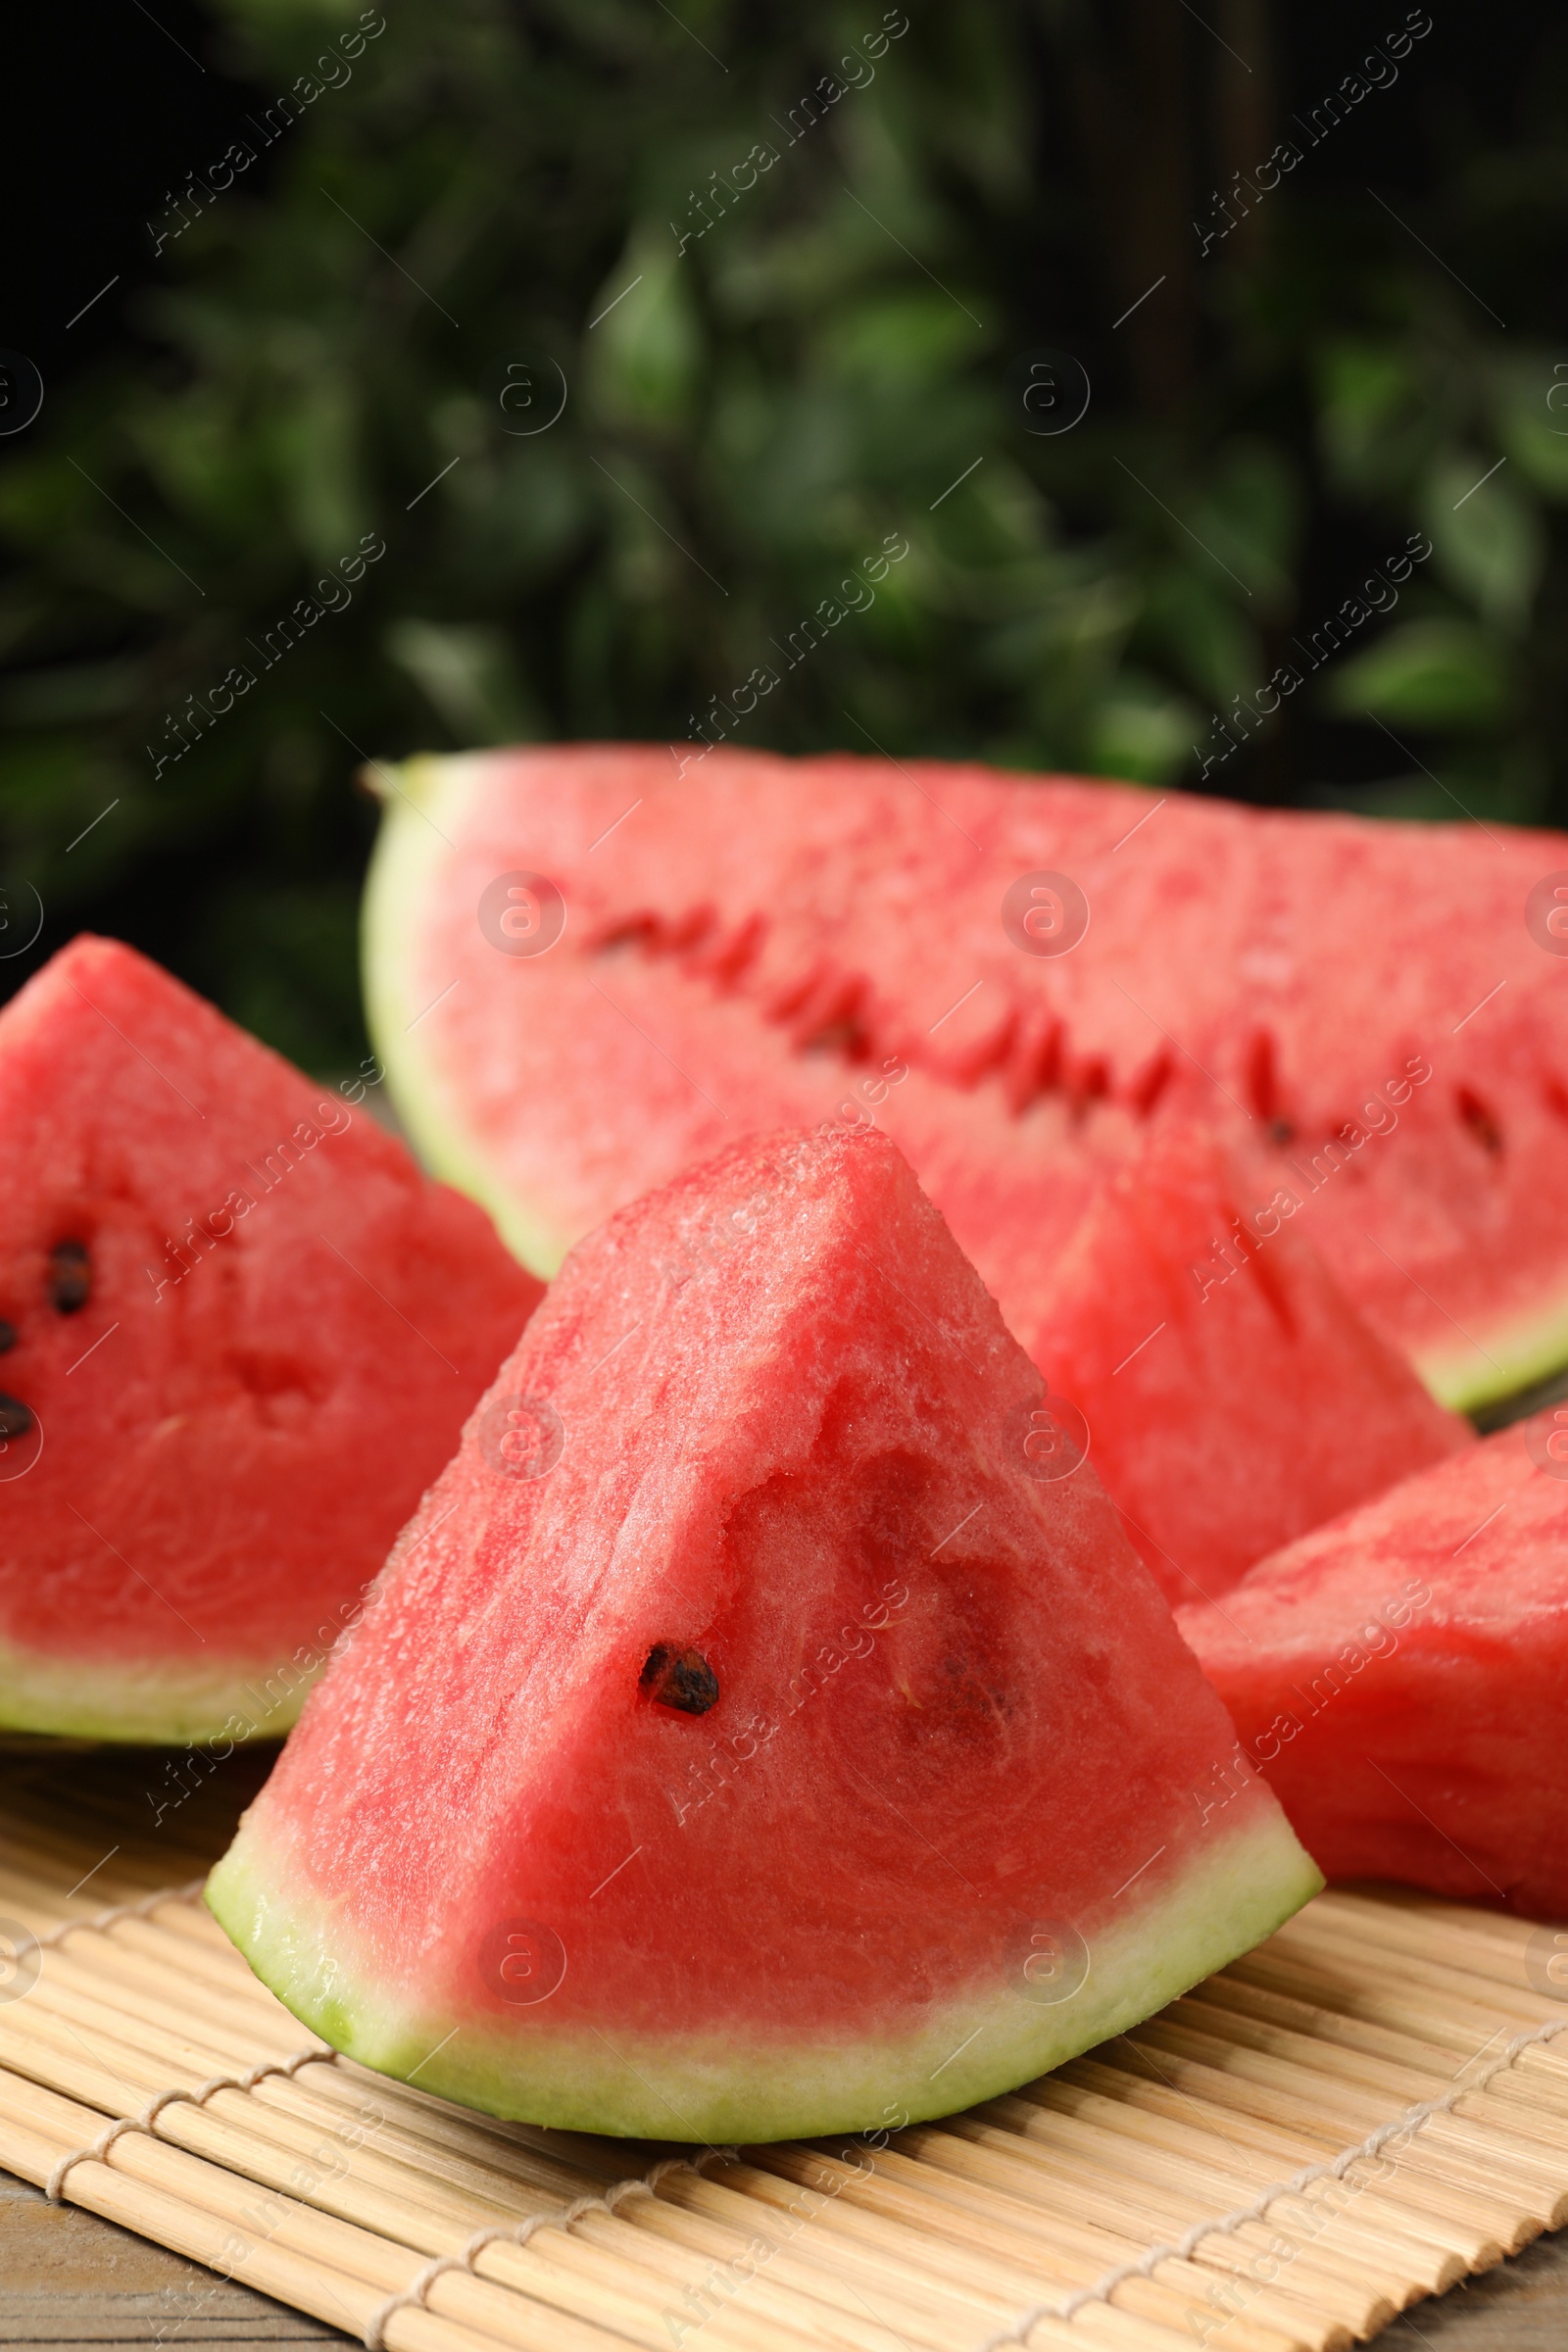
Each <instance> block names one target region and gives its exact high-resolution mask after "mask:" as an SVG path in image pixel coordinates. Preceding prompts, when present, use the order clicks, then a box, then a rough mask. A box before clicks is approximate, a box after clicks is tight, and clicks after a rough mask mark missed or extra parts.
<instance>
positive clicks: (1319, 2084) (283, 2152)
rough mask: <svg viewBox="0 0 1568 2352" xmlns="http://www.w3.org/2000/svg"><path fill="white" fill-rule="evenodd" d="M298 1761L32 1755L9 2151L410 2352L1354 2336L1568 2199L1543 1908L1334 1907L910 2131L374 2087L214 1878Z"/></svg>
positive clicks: (10, 1876)
mask: <svg viewBox="0 0 1568 2352" xmlns="http://www.w3.org/2000/svg"><path fill="white" fill-rule="evenodd" d="M264 1764H265V1759H263V1760H261V1761H257V1760H252V1759H248V1758H241V1757H235V1758H234V1759H232V1761H231V1764H230V1766H229V1767H228V1768H226V1769H224V1770H221V1771H215V1770H214V1769H213V1767H212V1766H211V1765H203V1764H201V1763H200V1762H199V1761H197V1762H195V1763H193V1762H192V1760H191V1759H189V1758H184V1759H179V1758H176V1759H163V1758H158V1759H153V1760H151V1761H148V1762H144V1763H142V1764H140V1765H134V1764H132V1765H127V1764H126V1763H125V1762H124V1760H123V1759H119V1760H115V1761H107V1760H105V1759H103V1758H101V1757H91V1756H81V1757H73V1756H69V1755H68V1756H60V1755H54V1756H42V1755H29V1756H26V1757H25V1758H21V1759H18V1758H7V1759H0V2165H3V2166H5V2167H6V2168H8V2169H9V2170H10V2171H12V2172H14V2173H16V2174H19V2175H20V2176H21V2177H22V2178H23V2179H24V2180H30V2181H33V2182H35V2183H37V2184H38V2185H39V2186H41V2187H44V2188H46V2189H47V2191H48V2193H49V2194H50V2195H52V2196H59V2197H63V2198H65V2199H66V2200H68V2201H69V2202H71V2203H73V2204H76V2205H81V2206H84V2207H85V2208H87V2209H88V2210H89V2211H91V2212H94V2213H98V2214H101V2215H103V2216H104V2217H105V2218H106V2219H108V2220H110V2221H114V2222H117V2223H120V2224H121V2225H122V2226H123V2227H124V2228H126V2229H133V2230H136V2231H138V2232H140V2234H142V2235H143V2236H145V2237H150V2238H153V2239H156V2240H157V2241H158V2242H160V2243H161V2244H163V2245H166V2246H169V2247H172V2248H173V2249H174V2250H175V2251H177V2252H178V2253H181V2254H183V2255H185V2256H187V2257H188V2258H190V2259H192V2260H195V2261H197V2262H201V2263H204V2264H206V2265H207V2266H208V2267H209V2268H210V2269H212V2270H215V2271H217V2272H219V2273H220V2274H221V2275H222V2276H224V2277H226V2278H235V2279H238V2280H240V2281H242V2282H243V2283H244V2284H246V2285H248V2286H251V2287H254V2288H257V2289H259V2290H260V2291H262V2292H264V2293H266V2294H270V2295H272V2296H274V2297H276V2298H277V2299H278V2300H279V2301H281V2302H284V2303H288V2304H292V2305H294V2306H296V2307H297V2308H298V2309H299V2310H301V2311H305V2312H309V2313H311V2314H312V2315H313V2316H314V2317H316V2318H317V2319H319V2320H322V2321H325V2322H327V2323H329V2324H330V2325H333V2326H335V2327H341V2328H343V2329H345V2330H346V2331H347V2332H348V2333H349V2334H351V2335H354V2336H357V2337H360V2338H361V2339H362V2340H363V2341H364V2342H365V2343H366V2344H367V2345H368V2346H369V2347H371V2352H496V2347H498V2346H504V2347H513V2348H520V2352H617V2348H618V2352H623V2348H624V2347H625V2346H627V2345H636V2346H640V2347H643V2348H644V2352H669V2348H671V2347H673V2352H682V2347H689V2346H692V2345H694V2344H696V2343H698V2342H699V2341H701V2343H702V2345H703V2352H808V2347H813V2348H815V2352H821V2347H824V2346H826V2347H828V2348H829V2352H1011V2347H1013V2346H1018V2345H1021V2346H1026V2347H1028V2348H1029V2352H1044V2348H1045V2347H1047V2346H1061V2347H1071V2348H1074V2352H1097V2347H1103V2352H1175V2347H1177V2346H1178V2345H1180V2346H1186V2347H1191V2346H1192V2345H1193V2344H1195V2343H1198V2344H1206V2343H1209V2342H1216V2343H1218V2344H1219V2345H1221V2346H1222V2347H1223V2348H1224V2352H1339V2348H1340V2347H1342V2346H1348V2344H1349V2343H1351V2342H1352V2341H1355V2340H1365V2339H1366V2338H1368V2337H1370V2336H1372V2335H1375V2334H1376V2333H1377V2332H1378V2331H1379V2329H1380V2328H1382V2327H1386V2326H1387V2325H1388V2324H1389V2323H1390V2322H1391V2321H1392V2320H1393V2319H1394V2317H1395V2316H1396V2315H1397V2313H1398V2312H1400V2311H1402V2310H1404V2309H1405V2308H1406V2307H1407V2306H1409V2305H1410V2304H1411V2303H1413V2302H1415V2301H1417V2300H1418V2299H1419V2298H1420V2297H1422V2296H1424V2295H1432V2294H1440V2293H1442V2292H1444V2291H1445V2290H1446V2288H1448V2287H1450V2286H1452V2285H1453V2284H1454V2283H1455V2282H1456V2281H1457V2280H1459V2279H1460V2278H1465V2277H1467V2276H1469V2275H1471V2274H1473V2273H1475V2272H1478V2271H1483V2270H1486V2269H1488V2268H1489V2267H1490V2266H1492V2265H1493V2264H1495V2263H1497V2262H1499V2261H1501V2260H1502V2258H1503V2257H1504V2255H1506V2254H1511V2253H1517V2252H1518V2251H1519V2249H1520V2248H1521V2247H1522V2246H1524V2245H1525V2244H1527V2243H1528V2242H1529V2240H1530V2239H1531V2238H1532V2237H1534V2236H1536V2235H1537V2234H1538V2233H1539V2232H1540V2231H1542V2230H1544V2229H1557V2228H1559V2227H1561V2226H1563V2225H1564V2224H1565V2223H1568V2042H1563V2043H1561V2044H1558V2042H1557V2040H1556V2036H1557V2034H1559V2032H1561V2031H1562V2030H1563V2029H1565V2028H1568V2002H1565V2001H1560V2000H1558V1999H1556V1998H1554V1997H1553V1989H1554V1985H1553V1979H1552V1978H1551V1977H1548V1976H1547V1974H1546V1971H1545V1965H1544V1963H1545V1960H1546V1959H1547V1958H1549V1957H1550V1955H1551V1952H1552V1950H1553V1949H1554V1946H1553V1944H1552V1940H1551V1936H1550V1932H1549V1931H1547V1930H1544V1929H1537V1928H1532V1926H1531V1925H1530V1924H1529V1923H1528V1922H1524V1921H1520V1920H1516V1919H1505V1918H1502V1917H1500V1916H1496V1915H1493V1914H1489V1913H1485V1912H1480V1911H1473V1910H1471V1909H1469V1908H1467V1907H1465V1906H1461V1905H1457V1904H1448V1903H1443V1902H1438V1901H1434V1900H1429V1899H1427V1898H1424V1897H1419V1896H1414V1895H1410V1894H1406V1893H1400V1892H1397V1891H1394V1890H1388V1889H1384V1890H1376V1889H1359V1890H1358V1889H1349V1888H1344V1889H1335V1890H1331V1891H1330V1892H1329V1893H1327V1894H1324V1895H1321V1896H1319V1897H1318V1899H1317V1901H1316V1902H1314V1903H1312V1904H1311V1905H1309V1907H1308V1908H1307V1910H1306V1911H1305V1912H1303V1913H1302V1914H1301V1915H1300V1917H1299V1919H1296V1920H1293V1921H1292V1922H1291V1923H1290V1924H1289V1926H1287V1927H1285V1928H1283V1929H1282V1930H1281V1931H1280V1932H1279V1934H1278V1935H1276V1936H1272V1937H1271V1938H1270V1939H1269V1941H1268V1942H1267V1943H1265V1944H1264V1945H1262V1946H1261V1947H1260V1948H1259V1949H1258V1950H1257V1951H1255V1952H1252V1953H1250V1954H1249V1955H1248V1956H1247V1957H1246V1958H1245V1959H1243V1960H1239V1961H1238V1962H1236V1963H1235V1965H1234V1966H1233V1967H1231V1968H1229V1969H1227V1970H1225V1971H1224V1972H1223V1973H1222V1974H1221V1975H1219V1976H1217V1977H1214V1978H1211V1979H1210V1980H1209V1981H1208V1983H1206V1984H1204V1985H1200V1986H1198V1987H1197V1988H1196V1989H1195V1990H1194V1991H1193V1992H1191V1993H1190V1994H1188V1995H1187V1996H1186V1997H1185V1998H1183V1999H1181V2000H1178V2001H1174V2002H1172V2003H1171V2005H1170V2007H1169V2008H1167V2009H1165V2010H1163V2011H1162V2012H1161V2013H1160V2014H1159V2015H1158V2016H1157V2017H1155V2018H1152V2019H1150V2020H1149V2021H1148V2023H1147V2024H1145V2025H1143V2026H1141V2027H1139V2028H1138V2029H1137V2030H1136V2031H1135V2032H1134V2033H1132V2034H1126V2035H1123V2036H1121V2037H1119V2038H1118V2039H1116V2040H1115V2041H1112V2042H1108V2043H1105V2044H1104V2045H1103V2046H1102V2047H1101V2048H1099V2049H1097V2050H1095V2051H1092V2052H1091V2053H1089V2054H1088V2055H1087V2056H1086V2057H1084V2058H1081V2059H1078V2060H1076V2061H1074V2062H1073V2063H1072V2064H1071V2065H1069V2066H1066V2067H1063V2068H1062V2069H1061V2070H1060V2071H1059V2072H1058V2073H1056V2074H1054V2075H1052V2076H1048V2077H1045V2078H1043V2079H1042V2080H1041V2081H1040V2082H1033V2083H1030V2084H1028V2085H1027V2086H1026V2087H1025V2088H1023V2089H1022V2090H1020V2091H1017V2092H1015V2093H1014V2094H1013V2095H1011V2096H1010V2097H1006V2098H999V2099H994V2100H992V2101H990V2102H989V2103H988V2104H987V2105H985V2106H983V2107H979V2108H976V2109H974V2110H972V2111H971V2112H970V2113H968V2114H965V2115H960V2116H954V2117H949V2118H947V2119H946V2120H944V2121H943V2122H941V2123H937V2124H923V2125H917V2126H913V2127H910V2128H908V2129H907V2130H905V2131H900V2132H898V2133H896V2134H894V2136H893V2137H892V2138H891V2139H889V2140H888V2141H887V2142H886V2144H885V2145H883V2144H877V2143H879V2142H880V2140H881V2137H882V2135H881V2134H877V2135H876V2139H875V2141H868V2140H866V2139H864V2138H860V2139H856V2138H849V2139H845V2138H842V2137H837V2138H834V2139H831V2140H822V2141H819V2142H815V2143H811V2144H795V2143H790V2144H786V2145H781V2146H773V2147H760V2148H749V2149H740V2150H737V2149H728V2148H724V2149H674V2148H668V2147H659V2146H653V2145H643V2144H640V2143H631V2142H622V2141H605V2140H597V2139H594V2138H591V2137H589V2136H587V2135H583V2134H577V2133H572V2132H564V2131H543V2130H536V2129H534V2128H532V2127H530V2126H527V2125H520V2124H499V2123H494V2122H491V2121H489V2120H487V2119H486V2118H483V2117H480V2116H476V2115H473V2114H470V2113H469V2112H468V2111H467V2110H466V2109H463V2108H458V2107H453V2106H450V2105H448V2104H447V2103H446V2102H444V2101H442V2100H439V2099H436V2098H434V2097H431V2096H429V2095H427V2094H425V2093H423V2092H421V2091H420V2090H419V2089H418V2088H417V2086H416V2085H414V2084H401V2083H394V2082H388V2081H386V2080H385V2079H384V2078H382V2077H380V2076H377V2075H373V2074H370V2073H368V2071H366V2070H365V2069H363V2068H360V2067H357V2066H355V2065H353V2064H351V2063H349V2062H347V2061H345V2060H342V2059H340V2058H338V2057H337V2056H336V2055H335V2054H334V2053H333V2052H331V2051H330V2050H328V2049H327V2048H326V2046H325V2045H324V2044H323V2043H321V2042H319V2041H317V2040H316V2039H314V2037H312V2036H311V2035H309V2034H306V2033H305V2032H304V2030H303V2029H302V2028H301V2027H300V2026H299V2025H298V2024H297V2022H296V2021H295V2020H294V2019H293V2018H291V2017H290V2016H289V2015H288V2013H287V2012H286V2011H285V2010H284V2009H283V2008H282V2007H281V2006H280V2004H279V2003H278V2002H277V2001H275V2000H274V1999H273V1998H272V1996H271V1995H270V1993H269V1992H268V1991H267V1990H266V1989H265V1988H264V1987H263V1986H262V1985H259V1984H258V1983H257V1981H256V1980H255V1978H254V1977H252V1976H251V1974H250V1972H249V1970H248V1969H247V1968H246V1966H245V1964H244V1962H243V1961H242V1960H241V1959H240V1958H239V1956H238V1955H237V1954H236V1953H235V1952H234V1951H233V1949H232V1947H231V1946H230V1945H229V1944H228V1942H227V1940H226V1938H225V1937H224V1936H223V1935H222V1933H221V1930H220V1929H219V1928H218V1927H217V1925H216V1924H215V1923H214V1921H213V1920H212V1919H211V1918H210V1917H209V1915H208V1914H207V1912H206V1911H205V1909H204V1908H203V1907H202V1906H201V1904H200V1901H199V1886H200V1881H201V1877H202V1875H203V1873H204V1872H205V1869H206V1867H207V1865H208V1864H209V1863H210V1861H211V1860H212V1859H213V1858H214V1857H215V1856H216V1855H217V1854H218V1853H219V1852H220V1851H221V1848H222V1846H223V1845H224V1843H225V1842H226V1840H227V1837H228V1835H229V1832H230V1829H231V1828H232V1824H233V1820H234V1818H235V1815H236V1814H237V1811H238V1809H239V1807H240V1805H241V1804H242V1803H243V1802H244V1801H245V1799H246V1798H247V1797H248V1795H249V1794H250V1793H251V1790H252V1788H253V1787H254V1784H255V1781H256V1779H257V1778H258V1777H259V1774H260V1772H261V1770H262V1769H263V1768H264ZM1563 1948H1564V1949H1565V1950H1568V1938H1565V1939H1564V1944H1563ZM1564 1991H1565V1992H1568V1986H1565V1987H1564Z"/></svg>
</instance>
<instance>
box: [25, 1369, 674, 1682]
mask: <svg viewBox="0 0 1568 2352" xmlns="http://www.w3.org/2000/svg"><path fill="white" fill-rule="evenodd" d="M31 1427H32V1414H31V1412H30V1411H29V1409H28V1408H27V1406H26V1405H25V1404H24V1403H23V1401H22V1399H21V1397H7V1396H4V1395H0V1438H20V1437H24V1436H25V1434H26V1432H27V1431H28V1430H29V1429H30V1428H31ZM714 1695H715V1696H716V1695H717V1693H716V1692H715V1693H714Z"/></svg>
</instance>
